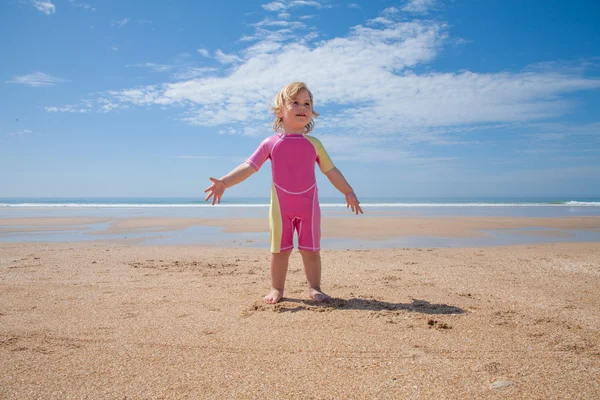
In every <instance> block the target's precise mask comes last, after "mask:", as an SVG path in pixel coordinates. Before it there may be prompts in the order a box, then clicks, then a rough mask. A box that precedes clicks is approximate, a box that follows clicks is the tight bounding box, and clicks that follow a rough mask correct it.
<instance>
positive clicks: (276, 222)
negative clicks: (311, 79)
mask: <svg viewBox="0 0 600 400" xmlns="http://www.w3.org/2000/svg"><path fill="white" fill-rule="evenodd" d="M272 110H273V114H275V121H274V122H273V129H274V130H275V132H277V134H275V135H273V136H270V137H268V138H267V139H265V140H264V141H263V142H262V143H261V144H260V146H259V147H258V149H256V151H255V152H254V154H252V155H251V156H250V158H249V159H248V160H247V161H246V162H245V163H243V164H241V165H239V166H238V167H237V168H235V169H234V170H233V171H231V172H230V173H228V174H227V175H225V176H224V177H222V178H221V179H215V178H212V177H211V178H210V180H211V181H212V185H210V186H209V187H208V188H207V189H206V190H205V191H204V192H208V195H207V196H206V198H205V201H206V200H209V199H210V198H211V197H212V204H213V205H214V204H215V202H217V203H221V197H222V196H223V192H225V189H226V188H228V187H231V186H233V185H237V184H238V183H240V182H242V181H244V180H245V179H247V178H248V177H249V176H250V175H252V174H253V173H255V172H256V171H258V170H259V169H260V167H261V166H262V165H263V163H264V162H265V161H266V160H267V159H271V168H272V174H273V182H272V184H271V207H270V211H269V222H270V233H271V235H270V236H271V253H272V257H271V291H270V292H269V293H268V294H267V295H266V296H265V297H264V299H263V300H264V301H265V302H266V303H270V304H275V303H277V302H278V301H279V300H281V298H282V297H283V289H284V286H285V278H286V275H287V270H288V261H289V258H290V254H291V252H292V249H293V247H294V244H293V235H294V230H295V231H296V232H297V233H298V250H299V251H300V254H301V255H302V261H303V263H304V273H305V274H306V280H307V281H308V295H309V296H310V298H312V299H313V300H316V301H319V302H323V301H327V300H329V296H328V295H327V294H325V293H323V291H322V290H321V254H320V240H321V224H320V222H321V221H320V219H321V211H320V208H319V203H318V197H317V183H316V179H315V162H316V163H317V164H318V165H319V167H320V169H321V172H323V173H324V174H325V176H327V178H328V179H329V180H330V181H331V183H332V184H333V186H335V187H336V189H338V190H339V191H340V192H342V193H343V194H344V195H345V196H346V208H348V207H350V208H351V209H352V212H355V213H356V214H357V215H358V213H359V212H360V213H361V214H362V213H363V211H362V208H361V207H360V203H359V201H358V199H357V198H356V195H355V194H354V191H353V190H352V187H350V185H349V184H348V182H346V179H345V178H344V176H343V175H342V173H341V172H340V171H339V170H338V169H337V168H336V167H335V166H334V165H333V163H332V161H331V159H330V158H329V156H328V155H327V152H326V151H325V149H324V148H323V145H322V144H321V142H320V141H319V140H318V139H316V138H314V137H312V136H307V134H308V133H309V132H310V131H311V130H312V128H313V126H314V121H313V117H318V116H319V114H318V113H317V112H316V111H314V110H313V96H312V93H311V92H310V91H309V90H308V87H307V86H306V85H305V84H304V83H302V82H294V83H291V84H289V85H287V86H285V87H284V88H283V89H281V90H280V91H279V93H278V94H277V96H275V100H274V105H273V108H272Z"/></svg>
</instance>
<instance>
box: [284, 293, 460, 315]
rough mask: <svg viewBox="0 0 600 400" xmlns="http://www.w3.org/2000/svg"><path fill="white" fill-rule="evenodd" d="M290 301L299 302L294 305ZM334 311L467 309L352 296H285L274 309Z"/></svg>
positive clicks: (455, 311) (449, 311)
mask: <svg viewBox="0 0 600 400" xmlns="http://www.w3.org/2000/svg"><path fill="white" fill-rule="evenodd" d="M289 303H299V305H297V306H292V305H291V304H289ZM306 310H310V311H332V310H365V311H395V310H404V311H410V312H417V313H421V314H446V315H448V314H464V313H465V310H463V309H462V308H459V307H455V306H449V305H447V304H432V303H430V302H428V301H425V300H417V299H413V301H412V303H389V302H387V301H379V300H367V299H359V298H352V299H348V300H344V299H340V298H335V297H332V298H331V300H329V301H328V302H325V303H319V302H316V301H312V300H299V299H290V298H287V297H285V298H283V299H282V301H281V302H280V303H278V304H276V305H275V308H274V311H278V312H291V313H295V312H298V311H306Z"/></svg>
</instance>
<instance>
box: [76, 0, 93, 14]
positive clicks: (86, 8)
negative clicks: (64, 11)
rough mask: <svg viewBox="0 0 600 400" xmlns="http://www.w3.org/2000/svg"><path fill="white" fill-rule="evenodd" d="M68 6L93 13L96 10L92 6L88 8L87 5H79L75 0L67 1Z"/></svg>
mask: <svg viewBox="0 0 600 400" xmlns="http://www.w3.org/2000/svg"><path fill="white" fill-rule="evenodd" d="M69 4H70V5H72V6H73V7H78V8H83V9H85V10H89V11H94V12H95V11H96V9H95V8H94V7H92V6H90V5H89V4H86V3H79V2H77V1H75V0H69Z"/></svg>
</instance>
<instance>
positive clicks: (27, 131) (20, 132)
mask: <svg viewBox="0 0 600 400" xmlns="http://www.w3.org/2000/svg"><path fill="white" fill-rule="evenodd" d="M29 133H33V132H32V131H30V130H28V129H23V130H22V131H17V132H10V133H9V134H8V135H9V136H23V135H27V134H29Z"/></svg>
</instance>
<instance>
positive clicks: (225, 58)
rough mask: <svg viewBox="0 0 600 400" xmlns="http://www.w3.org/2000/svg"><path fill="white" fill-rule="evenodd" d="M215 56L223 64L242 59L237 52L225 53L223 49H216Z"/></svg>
mask: <svg viewBox="0 0 600 400" xmlns="http://www.w3.org/2000/svg"><path fill="white" fill-rule="evenodd" d="M215 58H216V59H217V61H218V62H220V63H221V64H234V63H237V62H240V61H242V60H241V58H239V57H238V56H236V55H235V54H225V53H223V52H222V51H221V50H217V51H216V53H215Z"/></svg>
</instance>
